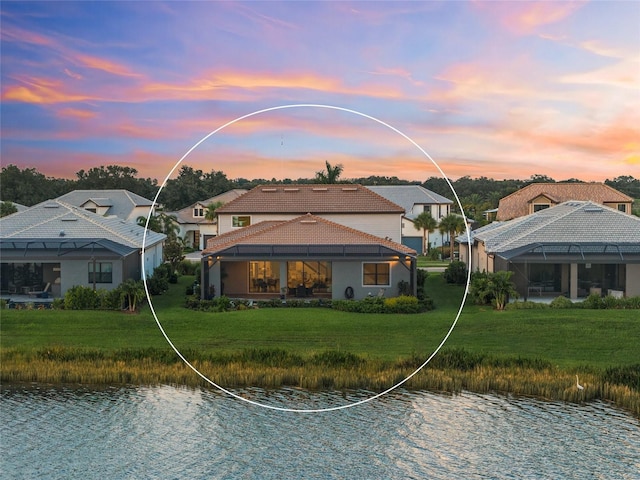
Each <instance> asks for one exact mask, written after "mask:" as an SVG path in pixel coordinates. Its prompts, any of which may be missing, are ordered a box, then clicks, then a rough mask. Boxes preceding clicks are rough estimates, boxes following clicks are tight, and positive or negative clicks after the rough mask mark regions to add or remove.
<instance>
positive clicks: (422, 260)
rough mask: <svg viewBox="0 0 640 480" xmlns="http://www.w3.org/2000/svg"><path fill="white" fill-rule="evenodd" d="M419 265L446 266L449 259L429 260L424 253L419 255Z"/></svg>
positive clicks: (417, 262)
mask: <svg viewBox="0 0 640 480" xmlns="http://www.w3.org/2000/svg"><path fill="white" fill-rule="evenodd" d="M416 264H417V266H418V267H446V266H448V265H449V261H448V260H444V261H442V260H429V259H428V258H427V257H425V256H424V255H418V259H417V261H416Z"/></svg>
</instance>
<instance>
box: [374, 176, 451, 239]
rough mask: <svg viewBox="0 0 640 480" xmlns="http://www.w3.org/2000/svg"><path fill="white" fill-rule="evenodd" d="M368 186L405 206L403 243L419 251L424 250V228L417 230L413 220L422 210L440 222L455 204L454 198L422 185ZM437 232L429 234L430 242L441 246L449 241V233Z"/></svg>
mask: <svg viewBox="0 0 640 480" xmlns="http://www.w3.org/2000/svg"><path fill="white" fill-rule="evenodd" d="M367 188H368V189H369V190H371V191H373V192H375V193H377V194H378V195H381V196H383V197H384V198H386V199H387V200H389V201H391V202H393V203H395V204H397V205H400V206H401V207H402V208H404V211H405V215H404V218H403V219H402V244H403V245H406V246H408V247H411V248H413V249H414V250H417V251H418V252H419V251H421V250H422V230H416V228H415V226H414V225H413V220H414V219H415V218H416V217H417V216H418V215H420V214H421V213H422V212H429V213H430V214H431V216H432V217H433V218H434V219H435V220H436V222H440V220H441V219H442V218H443V217H446V216H447V215H449V214H450V213H451V207H452V205H453V201H452V200H449V199H448V198H445V197H443V196H442V195H439V194H437V193H435V192H432V191H431V190H427V189H426V188H424V187H421V186H420V185H376V186H368V187H367ZM436 232H437V233H436ZM436 232H433V233H431V234H429V243H431V245H432V246H434V247H441V246H442V244H443V243H446V242H448V241H449V234H448V233H445V234H443V235H441V234H440V233H439V231H438V230H436Z"/></svg>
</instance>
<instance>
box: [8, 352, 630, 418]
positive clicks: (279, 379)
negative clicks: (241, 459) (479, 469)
mask: <svg viewBox="0 0 640 480" xmlns="http://www.w3.org/2000/svg"><path fill="white" fill-rule="evenodd" d="M71 357H72V356H71ZM191 363H192V364H193V366H194V367H195V368H197V369H198V371H200V372H201V373H202V374H203V375H205V376H206V377H207V378H209V379H210V380H211V381H213V382H215V383H216V384H218V385H221V386H224V387H225V388H226V387H229V388H245V387H259V388H267V389H274V388H275V389H277V388H287V387H292V388H303V389H307V390H325V391H326V390H342V391H346V390H369V391H372V392H381V391H384V390H386V389H388V388H391V387H395V386H396V385H397V384H398V383H400V382H403V380H405V379H406V378H407V376H408V375H410V374H412V373H413V372H414V371H415V370H416V368H417V366H415V365H414V366H410V364H411V359H405V360H401V361H398V362H395V363H388V362H379V361H373V360H364V361H358V362H355V363H352V364H351V365H349V364H346V363H345V364H343V365H327V364H324V365H322V364H318V365H308V364H307V365H285V366H278V365H268V364H264V363H263V364H261V363H259V362H256V361H253V362H251V361H250V362H246V361H233V360H230V361H228V362H227V363H220V362H219V361H218V362H216V361H211V360H206V359H205V360H195V361H193V362H191ZM284 363H286V362H284ZM518 363H522V360H521V359H519V360H518V361H515V360H514V361H513V362H504V365H486V364H482V363H480V364H478V365H475V366H470V368H467V367H464V366H463V367H462V368H451V367H447V368H441V367H437V366H433V367H432V366H430V365H427V366H426V367H424V368H423V369H421V370H420V371H419V372H417V373H416V374H415V375H414V376H412V378H410V379H409V380H407V381H406V382H404V383H403V384H402V387H403V388H405V389H407V390H410V391H411V390H424V391H432V392H439V393H449V394H454V395H456V394H460V393H461V392H463V391H469V392H473V393H479V394H483V393H494V394H498V395H514V396H523V397H533V398H538V399H541V400H549V401H561V402H568V403H583V402H589V401H594V400H602V401H606V402H610V403H612V404H613V405H615V406H616V407H618V408H621V409H623V410H625V411H627V412H629V413H630V414H631V415H633V416H634V417H636V418H640V391H638V390H636V389H633V388H631V387H629V386H627V385H622V384H617V383H612V382H609V381H606V380H605V379H604V378H603V375H602V374H601V373H599V372H596V371H589V369H588V368H587V367H584V368H582V369H580V370H579V372H580V373H579V378H580V383H581V385H583V386H584V389H583V390H580V389H578V388H577V386H576V378H575V371H571V372H569V371H567V370H564V369H560V368H558V367H552V366H549V365H540V366H539V367H536V366H535V365H534V363H535V362H524V365H518ZM527 363H531V364H527ZM418 366H419V365H418ZM0 382H1V384H2V389H3V390H4V389H5V388H8V387H10V386H11V385H14V384H15V385H18V384H42V385H76V386H80V385H91V386H114V385H129V386H149V385H163V384H166V385H174V386H185V387H192V388H195V387H207V386H211V385H210V384H209V383H208V382H206V381H205V380H203V379H202V378H200V377H199V376H198V375H197V374H196V373H195V372H193V370H191V369H190V368H189V367H188V366H187V365H186V364H185V363H183V362H182V361H180V360H179V359H178V361H171V362H169V363H167V362H166V361H161V360H158V359H153V358H149V357H141V358H138V359H133V360H132V359H129V360H126V361H124V360H118V359H114V358H93V359H87V358H85V359H77V358H76V359H73V358H69V359H66V360H60V359H47V358H33V357H32V356H31V355H27V354H25V353H24V352H20V353H18V352H11V351H10V352H8V354H7V352H4V353H3V359H2V365H1V367H0Z"/></svg>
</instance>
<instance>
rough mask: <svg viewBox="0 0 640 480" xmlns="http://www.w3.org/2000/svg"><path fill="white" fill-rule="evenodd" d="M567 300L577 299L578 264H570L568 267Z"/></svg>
mask: <svg viewBox="0 0 640 480" xmlns="http://www.w3.org/2000/svg"><path fill="white" fill-rule="evenodd" d="M569 298H570V299H571V300H577V299H578V264H577V263H572V264H571V265H570V266H569Z"/></svg>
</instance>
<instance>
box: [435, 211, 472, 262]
mask: <svg viewBox="0 0 640 480" xmlns="http://www.w3.org/2000/svg"><path fill="white" fill-rule="evenodd" d="M465 229H466V225H465V223H464V218H463V217H461V216H460V215H456V214H455V213H450V214H449V215H447V216H446V217H443V218H442V219H441V220H440V232H441V233H444V232H448V233H449V260H450V261H452V262H453V243H454V238H455V236H456V234H457V233H462V232H464V231H465Z"/></svg>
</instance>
